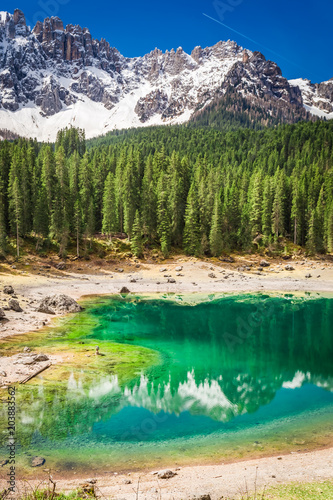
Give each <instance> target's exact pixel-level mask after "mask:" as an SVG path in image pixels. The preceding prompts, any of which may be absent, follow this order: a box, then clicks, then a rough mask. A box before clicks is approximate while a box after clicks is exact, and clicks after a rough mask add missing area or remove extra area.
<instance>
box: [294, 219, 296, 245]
mask: <svg viewBox="0 0 333 500" xmlns="http://www.w3.org/2000/svg"><path fill="white" fill-rule="evenodd" d="M294 245H297V219H296V217H295V223H294Z"/></svg>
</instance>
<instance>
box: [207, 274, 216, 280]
mask: <svg viewBox="0 0 333 500" xmlns="http://www.w3.org/2000/svg"><path fill="white" fill-rule="evenodd" d="M208 278H212V279H216V276H215V274H214V273H209V274H208Z"/></svg>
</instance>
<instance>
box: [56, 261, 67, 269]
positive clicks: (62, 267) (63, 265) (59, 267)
mask: <svg viewBox="0 0 333 500" xmlns="http://www.w3.org/2000/svg"><path fill="white" fill-rule="evenodd" d="M56 268H57V269H59V271H63V270H64V269H66V263H65V262H59V264H57V265H56Z"/></svg>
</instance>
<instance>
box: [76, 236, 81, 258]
mask: <svg viewBox="0 0 333 500" xmlns="http://www.w3.org/2000/svg"><path fill="white" fill-rule="evenodd" d="M76 255H77V256H78V257H80V245H79V230H77V232H76Z"/></svg>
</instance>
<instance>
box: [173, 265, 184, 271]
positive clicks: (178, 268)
mask: <svg viewBox="0 0 333 500" xmlns="http://www.w3.org/2000/svg"><path fill="white" fill-rule="evenodd" d="M175 270H176V271H177V272H180V271H182V270H183V266H177V267H176V269H175Z"/></svg>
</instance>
